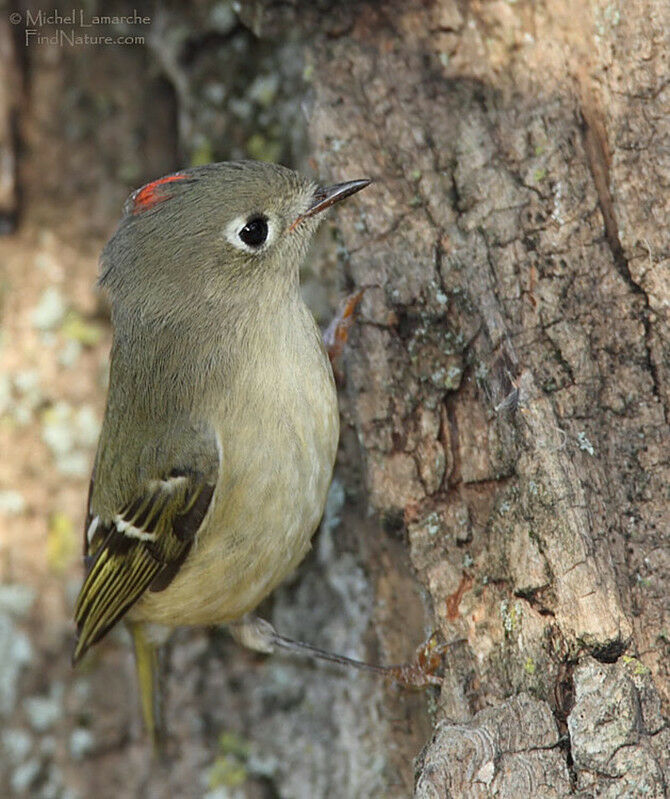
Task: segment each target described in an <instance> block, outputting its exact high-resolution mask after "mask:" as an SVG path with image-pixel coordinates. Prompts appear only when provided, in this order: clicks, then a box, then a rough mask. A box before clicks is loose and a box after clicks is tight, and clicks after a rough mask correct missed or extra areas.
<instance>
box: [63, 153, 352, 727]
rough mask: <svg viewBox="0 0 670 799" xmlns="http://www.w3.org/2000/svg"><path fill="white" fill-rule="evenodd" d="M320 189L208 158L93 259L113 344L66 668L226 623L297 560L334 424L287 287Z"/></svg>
mask: <svg viewBox="0 0 670 799" xmlns="http://www.w3.org/2000/svg"><path fill="white" fill-rule="evenodd" d="M364 185H367V181H356V182H352V183H351V184H340V185H339V186H336V187H331V188H330V189H325V190H324V189H319V188H318V187H316V186H315V185H314V184H313V183H311V182H310V181H307V180H305V179H303V178H301V177H300V176H298V175H297V174H296V173H294V172H292V171H290V170H288V169H285V168H283V167H279V166H275V165H269V164H261V163H255V162H237V163H222V164H212V165H209V166H206V167H199V168H196V169H192V170H186V171H184V172H182V173H177V174H176V175H174V176H169V177H167V178H164V179H161V180H159V181H156V182H154V183H152V184H148V186H145V187H143V188H142V189H140V190H139V191H138V192H136V193H135V194H134V195H133V196H132V197H131V198H130V199H129V201H128V203H127V204H126V207H125V216H124V218H123V219H122V220H121V222H120V224H119V227H118V229H117V231H116V232H115V234H114V235H113V237H112V238H111V240H110V241H109V243H108V244H107V246H106V247H105V250H104V252H103V257H102V275H101V279H100V283H101V285H102V286H103V288H105V289H106V290H107V291H108V293H109V296H110V300H111V306H112V321H113V325H114V340H113V346H112V355H111V371H110V386H109V394H108V399H107V407H106V412H105V418H104V422H103V426H102V432H101V436H100V442H99V445H98V451H97V455H96V460H95V467H94V471H93V478H92V480H91V490H90V496H89V507H88V519H87V522H86V534H85V562H86V567H87V575H86V578H85V580H84V584H83V586H82V589H81V592H80V595H79V598H78V601H77V606H76V610H75V620H76V623H77V629H78V638H77V644H76V647H75V652H74V659H75V660H78V659H79V658H80V657H81V656H82V655H83V654H84V653H85V652H86V650H87V649H88V648H89V647H90V646H91V645H93V644H94V643H96V641H98V640H99V639H100V638H101V637H102V636H104V635H105V633H106V632H107V631H108V630H109V629H110V628H111V627H112V626H113V625H114V624H115V623H116V622H117V621H118V620H119V619H120V618H122V617H125V618H126V619H127V620H128V621H129V622H131V623H132V629H133V634H134V638H135V643H136V651H137V654H138V671H139V674H140V678H141V682H142V690H143V693H144V694H145V699H144V701H143V706H144V709H145V717H146V718H147V722H148V724H149V725H150V726H151V724H152V721H151V713H150V711H151V707H152V702H151V701H150V700H148V699H147V698H146V691H153V688H152V686H151V682H152V678H151V673H152V670H153V669H152V666H151V664H152V663H153V658H152V655H151V654H150V653H151V651H152V650H151V644H150V642H149V639H148V638H147V636H146V634H145V633H146V631H145V630H144V625H145V624H146V623H158V624H163V625H166V626H168V627H171V626H174V625H180V624H214V623H220V622H231V621H234V620H236V619H239V618H240V617H242V616H243V615H244V614H245V613H247V612H249V611H250V610H253V608H255V607H256V605H257V604H258V603H259V602H260V601H261V600H262V599H263V598H264V597H265V596H266V595H267V594H268V593H269V592H270V591H271V590H272V589H273V588H274V587H275V586H276V585H277V583H278V582H280V581H281V580H282V579H283V578H284V577H285V576H286V575H287V574H288V573H289V572H290V571H291V570H292V569H293V568H295V566H296V565H297V564H298V563H299V562H300V560H301V559H302V558H303V557H304V555H305V554H306V552H307V550H308V548H309V542H310V538H311V536H312V534H313V532H314V530H315V528H316V526H317V524H318V522H319V519H320V517H321V514H322V512H323V507H324V503H325V498H326V492H327V489H328V484H329V482H330V478H331V473H332V468H333V463H334V459H335V452H336V448H337V440H338V434H339V416H338V410H337V400H336V393H335V387H334V381H333V376H332V371H331V368H330V364H329V361H328V358H327V355H326V352H325V350H324V347H323V344H322V342H321V337H320V333H319V330H318V328H317V326H316V324H315V322H314V320H313V318H312V316H311V314H310V313H309V311H308V310H307V308H306V306H305V304H304V302H303V300H302V297H301V294H300V288H299V281H298V269H299V265H300V263H301V261H302V259H303V257H304V255H305V253H306V250H307V247H308V245H309V242H310V239H311V237H312V235H313V233H314V231H315V229H316V227H317V225H318V221H319V217H318V216H317V212H318V211H320V210H322V209H323V208H326V207H328V205H330V204H332V203H333V202H335V201H336V200H338V199H341V198H342V197H344V196H347V195H348V194H352V193H353V192H354V191H357V190H358V189H359V188H362V187H363V186H364Z"/></svg>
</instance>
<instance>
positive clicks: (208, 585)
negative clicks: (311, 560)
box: [138, 323, 339, 624]
mask: <svg viewBox="0 0 670 799" xmlns="http://www.w3.org/2000/svg"><path fill="white" fill-rule="evenodd" d="M312 324H313V323H312ZM311 335H312V338H308V339H307V340H306V341H305V342H303V346H302V347H301V348H293V349H291V348H284V349H283V350H281V349H280V350H277V351H275V352H274V353H268V356H269V357H267V358H264V359H261V360H260V362H259V363H257V364H249V367H248V368H247V369H246V371H245V372H244V373H243V374H242V375H241V377H240V380H239V381H238V382H237V385H236V386H235V391H236V392H237V395H236V396H234V397H230V396H228V397H225V398H222V402H221V404H220V407H219V409H218V414H219V416H218V418H217V419H216V420H215V426H216V429H217V431H219V439H220V446H221V472H220V476H219V480H218V484H217V488H216V492H215V496H214V504H213V508H212V511H211V513H210V515H209V517H208V518H207V520H206V523H205V525H204V526H203V529H202V530H201V531H200V533H199V535H198V538H197V541H196V544H195V546H194V548H193V550H192V551H191V553H190V555H189V557H188V559H187V560H186V562H185V563H184V564H183V566H182V567H181V570H180V572H179V574H178V575H177V576H176V577H175V579H174V581H173V582H172V583H171V585H170V586H169V587H168V588H167V589H166V590H165V591H164V592H162V593H156V594H148V595H146V597H145V599H144V600H143V601H142V603H141V605H140V606H139V607H138V612H139V613H141V614H142V616H143V618H145V619H146V620H149V621H156V622H162V623H167V624H212V623H218V622H225V621H230V620H233V619H235V618H238V617H239V616H241V615H243V614H244V613H246V612H248V611H250V610H252V609H253V608H254V607H255V606H256V605H257V604H258V603H259V602H260V601H261V600H262V599H263V598H264V597H265V596H267V594H268V593H269V592H270V591H271V590H272V589H273V588H274V587H275V586H276V585H277V584H278V583H279V582H281V580H283V579H284V578H285V577H286V576H287V575H288V574H289V573H290V572H291V571H293V569H294V568H295V567H296V566H297V565H298V563H299V562H300V561H301V560H302V559H303V557H304V556H305V554H306V553H307V551H308V549H309V545H310V539H311V537H312V534H313V533H314V531H315V529H316V527H317V525H318V523H319V520H320V518H321V516H322V514H323V509H324V506H325V501H326V495H327V491H328V486H329V484H330V480H331V477H332V470H333V464H334V461H335V455H336V451H337V442H338V437H339V413H338V408H337V395H336V391H335V386H334V381H333V377H332V371H331V368H330V364H329V362H328V360H327V357H326V355H325V352H324V350H323V347H322V346H321V343H320V340H317V339H316V337H315V335H314V334H311ZM168 594H170V596H168ZM175 608H178V609H179V611H178V616H179V617H178V618H176V617H175Z"/></svg>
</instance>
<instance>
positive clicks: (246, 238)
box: [240, 216, 268, 247]
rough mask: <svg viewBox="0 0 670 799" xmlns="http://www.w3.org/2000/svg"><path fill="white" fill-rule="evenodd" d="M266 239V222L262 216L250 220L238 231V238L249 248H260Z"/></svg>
mask: <svg viewBox="0 0 670 799" xmlns="http://www.w3.org/2000/svg"><path fill="white" fill-rule="evenodd" d="M267 237H268V221H267V219H265V218H264V217H262V216H256V217H254V218H253V219H250V220H249V221H248V222H247V224H246V225H245V226H244V227H243V228H242V230H240V238H241V239H242V241H243V242H244V243H245V244H246V245H248V246H249V247H260V246H261V244H263V243H264V242H265V239H267Z"/></svg>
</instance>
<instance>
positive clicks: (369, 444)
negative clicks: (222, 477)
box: [0, 0, 670, 799]
mask: <svg viewBox="0 0 670 799" xmlns="http://www.w3.org/2000/svg"><path fill="white" fill-rule="evenodd" d="M15 5H17V4H12V8H14V6H15ZM95 5H96V4H95V3H92V7H94V6H95ZM126 5H127V4H126ZM17 7H18V8H19V11H20V12H21V14H23V6H22V5H17ZM131 8H132V6H128V8H126V9H125V10H126V11H128V10H130V9H131ZM98 13H109V11H108V9H107V10H106V9H98ZM22 18H23V17H22ZM23 27H25V26H24V25H23V24H22V25H19V26H18V27H17V28H14V29H12V30H13V33H14V35H15V45H16V46H15V47H14V48H13V50H14V56H12V57H10V56H8V55H7V53H9V52H10V49H9V48H7V47H5V44H3V41H4V39H2V38H1V37H5V34H6V30H5V28H6V26H5V28H3V27H2V24H1V23H0V45H1V47H0V72H2V74H7V70H8V69H11V70H16V69H17V64H16V61H17V60H18V62H19V64H20V66H21V68H22V70H23V72H24V73H25V74H24V78H25V85H26V86H27V87H28V91H27V94H26V96H25V97H24V98H23V100H24V103H23V105H22V106H21V113H22V120H21V125H20V131H19V132H20V139H21V143H22V148H21V149H20V150H19V152H20V154H21V157H20V159H19V161H20V164H19V165H20V169H19V177H20V188H21V192H20V196H21V198H22V209H21V210H22V216H21V218H20V225H19V229H18V232H17V233H16V235H14V236H10V237H8V238H6V239H4V240H3V241H2V242H1V243H2V246H3V251H2V254H1V256H0V257H1V258H2V266H3V268H4V272H3V274H2V276H1V277H2V285H0V301H2V300H3V299H5V298H11V301H9V300H6V301H5V302H4V303H3V304H2V308H1V310H2V319H1V321H2V325H3V335H4V336H5V338H3V340H6V341H8V342H9V346H8V347H6V348H5V349H4V350H3V351H2V352H1V353H0V355H2V364H3V368H4V369H5V370H6V372H7V379H6V380H5V381H4V382H1V383H0V417H2V420H3V424H2V425H0V446H1V448H2V449H3V451H4V450H5V449H6V450H7V451H9V452H12V457H11V458H5V459H3V460H2V462H0V481H1V482H2V483H3V485H4V484H5V483H6V484H7V486H9V487H14V486H15V483H14V482H13V480H14V472H18V474H19V478H18V479H19V484H18V487H19V488H20V489H21V491H24V493H25V494H26V496H27V497H29V499H28V501H27V503H25V505H26V506H25V507H22V508H19V506H20V503H19V504H18V505H17V504H16V501H15V500H16V498H15V497H11V496H10V497H9V499H11V500H12V501H13V502H14V504H13V505H11V503H8V499H7V495H8V494H11V492H2V493H3V495H4V496H3V502H4V506H3V507H4V510H3V509H0V513H3V514H4V515H3V525H4V527H3V536H2V538H0V554H2V558H1V559H0V566H1V569H0V582H1V583H2V585H0V639H1V640H2V641H4V642H5V643H6V646H5V645H4V644H3V646H2V647H0V648H1V649H2V653H0V718H2V721H3V733H2V739H1V740H2V749H1V750H0V793H2V795H13V794H16V795H30V796H37V797H42V796H43V797H44V799H47V797H64V798H65V797H68V799H72V797H82V799H83V797H89V796H96V797H99V799H106V798H107V797H115V798H116V797H126V796H128V797H147V796H148V797H152V798H153V797H157V798H158V797H160V798H161V799H162V798H163V797H165V799H167V797H172V796H180V797H202V796H205V795H206V796H207V797H208V799H226V797H235V799H238V797H247V798H248V799H272V798H273V797H282V798H284V797H285V798H286V799H288V797H298V798H299V799H317V797H342V799H345V798H346V799H358V798H360V799H363V798H364V797H385V799H401V798H405V797H408V796H411V795H412V794H415V795H416V796H417V797H421V798H422V799H423V798H424V797H430V799H433V797H445V796H447V797H463V799H465V797H468V799H470V797H506V798H509V799H519V797H534V798H537V799H539V797H563V796H579V797H583V799H586V797H596V796H599V797H600V796H603V797H612V799H614V798H615V797H633V796H648V797H663V796H667V795H668V785H669V784H670V756H669V755H668V752H670V729H669V727H668V723H667V717H668V711H669V709H670V680H669V677H670V665H669V664H670V658H669V656H670V625H669V621H668V613H669V607H668V597H669V596H670V569H669V568H668V567H669V563H668V540H667V535H668V528H669V527H670V510H669V505H670V503H669V496H668V485H670V459H669V456H668V452H669V451H670V429H669V426H668V421H669V417H670V355H669V353H670V349H669V347H668V344H669V338H670V336H669V329H670V312H669V308H670V255H669V252H668V249H669V242H670V235H669V232H670V231H669V229H668V228H669V223H668V220H669V219H670V192H669V191H668V189H669V188H670V187H669V185H668V184H669V182H670V181H669V176H670V175H669V172H668V151H669V147H668V134H669V132H670V131H669V129H668V128H669V122H668V120H669V119H670V116H669V113H668V112H669V108H668V101H669V99H670V86H669V84H668V72H669V70H668V63H667V62H668V52H670V42H669V41H668V31H670V12H669V11H668V7H667V4H664V3H660V2H657V1H656V0H636V2H624V0H617V2H605V1H604V0H594V2H588V3H587V2H585V1H584V2H578V0H568V2H561V3H552V2H549V0H546V2H545V1H543V0H541V1H540V2H532V1H531V0H518V1H517V2H502V1H501V2H496V1H495V0H490V1H489V0H478V1H477V2H475V1H474V0H473V2H466V0H461V1H460V2H457V1H456V0H435V2H418V0H416V1H413V2H401V0H397V2H383V3H381V2H371V1H369V2H363V1H361V2H338V3H332V4H331V3H329V2H326V0H322V2H317V3H313V2H306V0H292V1H291V2H284V3H276V2H272V0H259V1H258V2H250V3H242V4H240V8H239V9H238V11H237V12H234V11H233V7H232V5H231V4H229V3H227V2H216V1H215V0H201V2H198V3H194V4H189V5H188V6H186V5H184V6H183V7H182V6H180V5H177V4H175V5H174V6H173V7H171V6H169V5H167V4H166V5H165V6H161V8H160V9H157V10H156V12H155V14H153V15H152V23H151V26H150V30H149V31H148V36H147V42H146V46H144V47H139V46H138V47H135V48H116V49H114V48H111V49H104V48H97V49H91V50H89V51H86V52H83V51H81V50H76V49H73V50H68V49H66V48H55V47H54V48H49V47H46V46H45V47H42V48H33V49H26V51H25V52H23V50H20V49H19V45H20V44H21V38H20V37H21V35H22V29H23ZM252 31H253V32H254V34H255V35H256V36H258V37H259V38H255V36H254V35H253V34H252ZM17 53H20V56H21V57H20V58H19V59H16V54H17ZM15 108H16V98H13V97H12V98H11V101H10V99H8V98H4V99H3V97H2V94H1V90H0V155H2V153H3V152H11V154H12V157H13V156H14V154H15V147H14V141H13V139H12V137H11V136H10V135H9V132H8V131H9V127H8V126H7V120H9V119H11V118H13V116H14V115H15ZM301 109H304V110H305V111H306V114H305V115H304V117H305V119H306V120H307V121H308V127H309V130H308V131H307V130H306V125H305V122H304V119H303V115H302V110H301ZM308 139H309V144H307V142H308ZM243 155H247V156H252V157H260V156H266V157H275V158H281V159H282V160H285V161H288V162H290V163H292V164H293V165H295V166H298V167H300V168H302V169H308V168H309V158H310V156H311V157H312V158H313V159H315V161H314V162H313V163H312V167H313V168H314V171H316V172H317V173H318V174H319V175H320V176H321V177H322V178H324V179H332V180H339V179H343V180H344V179H351V178H357V177H364V176H371V177H373V178H374V179H375V184H374V186H372V187H370V188H369V189H367V190H366V191H364V192H362V193H361V194H359V195H357V197H356V198H355V199H354V200H352V201H351V202H350V203H348V204H346V205H343V206H342V208H341V209H340V210H339V211H338V212H337V214H336V216H335V219H336V220H337V227H336V228H335V227H333V226H330V227H328V228H327V229H326V235H325V236H324V237H323V239H322V241H321V242H320V246H319V247H318V248H317V251H316V254H315V255H314V256H313V259H312V262H311V263H310V264H309V265H308V268H307V270H306V274H305V290H306V295H307V296H308V299H309V301H310V303H311V305H312V307H313V308H314V309H315V311H316V312H317V315H318V316H319V317H320V321H322V322H326V321H327V319H328V317H329V316H330V315H332V313H333V309H334V306H335V305H336V303H337V300H338V299H339V298H340V297H341V296H343V295H344V294H346V293H347V292H349V291H352V290H356V289H359V288H361V287H367V290H366V292H365V296H364V299H363V302H362V304H361V306H360V309H359V310H360V313H359V315H358V321H357V324H356V325H355V326H354V328H353V329H352V332H351V334H350V339H349V343H348V346H347V349H346V351H345V355H344V363H343V365H342V366H343V371H344V375H345V379H346V383H345V386H344V388H343V390H342V392H341V406H342V413H343V433H342V443H341V450H340V455H339V460H338V467H337V471H336V479H335V482H334V484H333V488H332V490H331V494H330V498H329V504H328V509H327V513H326V518H325V521H324V524H323V526H322V529H321V531H320V533H319V535H318V537H317V539H316V541H315V548H314V552H313V553H312V555H311V556H310V557H309V558H308V560H307V562H306V563H305V564H304V566H303V567H302V568H301V570H300V573H299V575H298V576H297V577H296V579H295V580H294V581H292V582H291V583H289V584H288V585H285V586H283V587H282V588H281V589H280V590H279V591H277V592H276V594H275V596H274V598H273V600H272V602H270V603H267V604H266V606H265V607H264V608H262V609H261V610H262V614H264V615H266V616H268V617H269V618H271V620H272V621H273V622H274V624H275V625H276V627H277V628H278V629H279V630H280V631H281V632H282V633H284V634H286V635H291V636H293V637H297V638H301V639H303V640H307V641H309V642H310V643H312V644H315V645H317V646H321V647H323V648H327V649H331V650H333V651H338V652H342V653H343V654H348V655H351V656H354V657H367V658H368V659H370V660H376V661H380V662H386V663H391V662H394V663H395V662H401V661H403V660H405V659H407V658H408V657H409V656H410V655H411V653H412V651H413V649H414V647H415V646H416V645H417V644H418V643H419V642H420V641H421V640H422V639H424V638H425V636H426V635H427V634H428V633H429V632H430V631H431V630H433V629H436V630H439V631H440V632H441V634H442V636H443V637H444V639H445V640H446V641H447V642H450V646H449V649H448V652H447V656H446V660H445V667H444V677H445V680H444V686H443V688H442V689H441V691H439V692H438V691H436V690H433V689H431V690H429V691H427V692H426V694H425V695H424V694H420V693H419V694H411V693H407V692H403V691H395V690H394V689H392V688H391V689H389V688H387V687H385V686H384V685H383V684H381V683H380V682H379V681H378V680H376V679H374V678H371V677H370V676H368V675H359V674H348V673H341V672H338V671H336V670H334V669H328V668H322V667H312V666H309V665H308V666H305V665H304V664H301V663H299V662H295V661H294V660H292V659H290V658H286V657H281V656H272V657H269V658H262V657H260V656H256V655H253V654H250V653H247V652H243V651H240V650H239V648H238V647H236V646H235V645H234V644H233V643H232V641H231V640H230V639H228V638H227V637H226V636H225V634H223V633H220V632H219V631H214V632H211V633H205V632H203V631H180V632H179V633H177V635H176V636H175V638H174V640H173V643H172V645H171V648H170V652H169V656H168V658H167V665H168V669H167V671H168V676H167V680H166V687H167V716H168V726H169V729H170V732H171V742H170V758H169V760H168V762H166V763H163V764H156V763H153V762H152V760H151V756H150V753H149V751H148V748H147V746H146V742H145V741H144V740H143V739H142V736H141V732H140V725H139V714H138V709H137V701H136V696H135V694H134V691H133V690H130V689H129V687H128V686H129V685H134V676H133V671H132V661H131V656H130V654H129V649H128V642H127V641H126V640H125V639H124V638H123V634H122V633H120V634H115V635H112V636H111V637H110V639H109V640H108V641H106V642H105V643H104V644H103V645H102V646H101V647H99V648H97V649H96V651H95V653H93V655H92V656H91V658H90V659H89V660H88V663H87V664H84V666H83V668H82V669H81V670H80V671H78V672H76V673H73V672H72V671H71V669H70V665H69V651H70V646H71V638H72V626H71V621H70V620H69V616H70V613H71V605H72V599H73V596H74V595H75V593H76V589H77V587H78V585H79V582H80V564H79V562H78V555H77V554H76V550H75V549H73V546H74V545H73V544H72V543H71V538H68V535H69V536H70V537H72V536H73V535H74V534H73V533H72V530H73V529H74V528H76V529H77V530H78V529H79V528H80V527H81V524H82V520H83V506H84V496H85V491H86V484H87V476H86V470H87V464H86V457H87V456H88V458H89V459H90V458H91V457H92V449H93V444H94V441H95V434H93V436H91V435H90V432H91V431H90V427H91V425H90V424H89V430H88V432H89V435H88V437H87V436H85V435H84V434H83V433H82V435H81V437H80V438H81V440H79V439H78V440H77V441H76V442H75V444H76V447H75V449H76V452H75V453H74V455H76V456H77V457H78V458H79V461H76V458H75V459H74V460H73V457H72V456H73V453H72V452H71V451H68V450H63V442H62V430H61V432H60V435H61V439H59V440H58V441H57V442H56V443H57V444H58V446H59V447H60V449H58V447H56V446H51V447H49V441H51V442H52V444H53V438H54V433H53V427H54V423H53V417H54V416H58V414H61V416H62V415H63V414H65V413H66V411H67V413H71V417H70V416H68V417H67V418H68V419H70V418H71V419H74V420H75V421H76V420H78V419H79V412H80V411H83V410H84V409H86V411H87V414H88V416H93V417H94V418H95V417H96V415H97V418H98V419H99V417H100V415H101V413H102V406H103V399H104V388H103V386H101V380H100V375H101V374H102V373H103V372H104V364H105V363H106V357H107V349H106V348H107V346H108V344H109V329H108V328H107V327H105V323H104V321H103V320H102V319H101V315H100V312H99V310H98V311H96V309H95V304H94V300H93V296H92V294H91V291H90V288H91V286H92V285H93V282H94V280H95V272H96V269H95V258H96V253H97V252H99V249H100V246H101V244H102V242H103V241H104V238H105V237H106V235H107V234H108V233H109V232H111V230H112V229H113V227H114V224H115V221H116V218H117V216H118V212H119V208H120V206H121V203H122V201H123V198H124V196H125V194H126V193H127V192H128V191H130V190H131V189H132V188H134V187H136V186H137V185H140V184H141V183H142V182H144V181H145V180H148V179H151V178H153V177H155V176H156V175H158V174H161V173H163V172H167V171H170V170H171V169H175V168H178V167H180V166H183V165H184V164H188V163H192V162H198V161H202V160H209V159H210V158H228V157H240V156H243ZM3 157H4V156H3ZM8 196H9V197H10V211H9V213H10V214H11V215H12V221H13V219H14V215H15V207H14V206H15V204H16V192H15V190H14V187H13V186H12V190H11V191H10V193H9V195H8ZM1 213H3V209H2V208H0V214H1ZM4 213H7V212H6V211H5V212H4ZM329 233H330V234H331V235H330V237H329V235H328V234H329ZM54 288H56V289H57V290H58V291H59V292H60V296H61V305H62V307H61V308H60V316H59V315H58V313H56V314H55V315H54V308H53V303H54V299H53V298H54V295H53V293H52V294H48V291H51V290H52V289H54ZM38 297H39V298H40V300H39V303H38ZM45 297H46V298H47V299H49V302H46V300H45ZM49 303H51V305H49ZM36 305H37V307H35V306H36ZM44 308H46V310H47V311H48V312H49V313H50V314H51V316H50V317H49V313H46V314H45V313H44ZM40 309H41V311H42V313H41V316H40V315H39V314H37V311H38V310H40ZM56 310H58V309H56ZM73 314H74V316H73ZM77 314H78V316H77ZM45 316H46V317H49V318H50V320H51V321H49V319H47V320H46V321H45ZM73 318H74V319H75V321H77V320H78V321H77V324H79V328H76V326H75V327H73V323H72V319H73ZM31 320H32V321H31ZM82 321H83V322H84V323H85V325H84V327H83V328H82ZM87 325H88V327H87ZM96 326H97V327H96ZM92 329H95V331H97V332H96V336H97V338H96V336H92V333H91V330H92ZM72 330H78V331H79V334H80V336H81V337H82V340H83V341H84V342H85V343H84V344H83V350H82V352H81V353H80V354H79V355H77V358H78V360H77V359H76V358H75V359H74V360H73V359H72V355H71V354H70V355H69V356H68V358H69V360H68V358H65V355H66V354H67V353H66V348H67V346H68V341H69V338H68V337H69V336H70V337H71V336H72ZM82 330H83V333H85V334H86V335H83V333H82ZM56 354H57V356H58V359H59V360H56V359H55V355H56ZM29 373H30V374H32V378H30V379H28V377H30V374H29ZM35 375H37V378H35ZM1 377H2V375H0V378H1ZM31 381H32V382H31ZM64 409H65V410H64ZM68 409H69V410H68ZM56 412H57V413H56ZM49 414H51V416H49ZM66 415H67V414H66ZM84 416H86V414H84ZM58 418H60V416H59V417H58ZM49 425H51V426H50V427H49ZM73 426H74V422H72V423H71V424H70V427H73ZM47 427H49V429H47ZM61 427H62V425H61ZM68 429H69V428H68ZM56 432H58V431H56ZM94 432H95V431H94ZM49 436H51V437H49ZM61 450H63V451H61ZM82 458H83V460H84V468H83V469H80V470H79V471H77V470H76V469H74V470H73V464H74V466H76V465H77V463H79V462H80V461H81V459H82ZM36 464H37V465H36ZM43 464H46V467H45V466H44V465H43ZM68 470H69V471H68ZM10 506H11V507H10ZM7 508H9V510H7ZM12 508H13V509H12ZM17 508H19V509H18V510H17ZM10 512H11V515H10ZM63 518H65V519H66V521H67V522H68V524H69V525H70V527H68V528H67V530H68V535H66V536H63V535H61V534H60V533H58V530H59V529H60V528H59V525H60V527H61V528H62V526H63V523H64V522H63ZM63 541H64V542H65V544H63ZM66 545H67V546H66ZM59 547H61V548H60V549H59ZM63 547H65V550H64V551H65V554H63ZM68 547H69V548H68ZM54 552H55V554H54ZM64 586H65V587H64ZM35 589H38V593H39V595H38V596H37V598H35ZM33 600H34V601H33Z"/></svg>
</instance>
